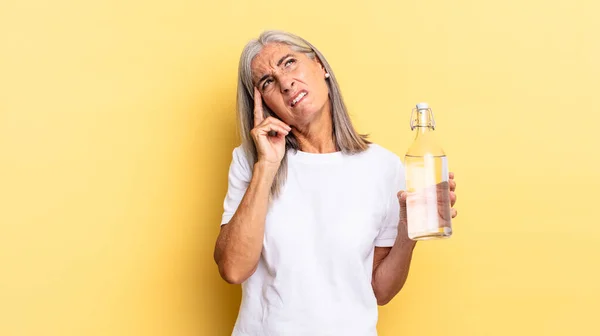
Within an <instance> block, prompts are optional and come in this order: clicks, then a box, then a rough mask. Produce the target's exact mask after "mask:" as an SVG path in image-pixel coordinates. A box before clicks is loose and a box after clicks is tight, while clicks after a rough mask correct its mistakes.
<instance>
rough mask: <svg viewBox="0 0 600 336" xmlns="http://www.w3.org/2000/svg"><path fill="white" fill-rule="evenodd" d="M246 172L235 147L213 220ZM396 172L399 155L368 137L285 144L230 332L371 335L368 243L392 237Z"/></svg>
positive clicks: (231, 209) (227, 206)
mask: <svg viewBox="0 0 600 336" xmlns="http://www.w3.org/2000/svg"><path fill="white" fill-rule="evenodd" d="M251 176H252V167H251V166H250V164H249V163H248V160H247V159H246V156H245V154H244V151H243V149H242V148H241V147H237V148H235V149H234V151H233V160H232V163H231V166H230V171H229V187H228V191H227V196H226V197H225V201H224V213H223V218H222V224H226V223H228V222H229V221H230V220H231V218H232V217H233V214H234V213H235V211H236V209H237V207H238V205H239V204H240V202H241V200H242V197H243V196H244V193H245V191H246V188H247V187H248V184H249V182H250V179H251ZM404 181H405V179H404V167H403V165H402V161H401V160H400V158H399V157H398V156H397V155H395V154H394V153H392V152H391V151H388V150H387V149H384V148H383V147H381V146H379V145H376V144H371V145H370V146H369V149H367V150H366V151H364V152H362V153H360V154H356V155H346V154H343V153H342V152H336V153H327V154H314V153H307V152H301V151H297V152H294V151H292V150H290V151H289V152H288V174H287V180H286V183H285V185H284V186H283V189H282V192H281V194H280V196H279V197H278V198H277V199H275V200H274V201H273V202H272V203H271V205H270V207H269V210H268V213H267V218H266V222H265V236H264V240H263V249H262V254H261V257H260V260H259V262H258V268H257V269H256V272H255V273H254V274H252V276H250V278H248V279H247V280H246V281H245V282H244V283H243V284H242V293H243V294H242V302H241V307H240V311H239V315H238V317H237V321H236V323H235V327H234V330H233V336H325V335H328V336H329V335H331V336H334V335H335V336H340V335H344V336H373V335H377V331H376V325H377V318H378V311H377V300H376V298H375V294H374V292H373V288H372V286H371V278H372V272H373V251H374V248H375V246H392V245H393V244H394V241H395V239H396V234H397V226H398V219H399V204H398V199H397V196H396V194H397V192H398V191H399V190H403V189H404V186H405V183H404Z"/></svg>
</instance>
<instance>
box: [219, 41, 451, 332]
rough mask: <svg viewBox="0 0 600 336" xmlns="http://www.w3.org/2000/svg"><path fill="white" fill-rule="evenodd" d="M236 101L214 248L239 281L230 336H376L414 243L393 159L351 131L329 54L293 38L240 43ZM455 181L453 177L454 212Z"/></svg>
mask: <svg viewBox="0 0 600 336" xmlns="http://www.w3.org/2000/svg"><path fill="white" fill-rule="evenodd" d="M237 99H238V101H237V110H238V119H239V127H240V131H241V136H242V139H243V141H242V145H241V146H239V147H237V148H235V149H234V150H233V159H232V162H231V166H230V171H229V186H228V191H227V195H226V197H225V201H224V213H223V218H222V222H221V232H220V234H219V237H218V239H217V243H216V247H215V261H216V262H217V264H218V266H219V272H220V274H221V276H222V277H223V278H224V279H225V280H226V281H227V282H229V283H232V284H242V289H243V296H242V303H241V308H240V311H239V315H238V318H237V321H236V324H235V327H234V331H233V335H236V336H237V335H239V336H242V335H243V336H264V335H310V336H319V335H344V336H353V335H357V336H368V335H376V334H377V332H376V324H377V305H378V304H379V305H383V304H386V303H387V302H389V301H390V300H391V299H392V298H393V297H394V296H395V295H396V294H397V293H398V291H399V290H400V288H402V285H403V284H404V282H405V280H406V277H407V275H408V269H409V265H410V261H411V256H412V251H413V248H414V246H415V242H414V241H411V240H410V239H409V238H408V236H407V232H406V219H405V218H406V215H405V213H404V211H402V212H403V214H402V215H401V214H400V212H401V211H400V210H401V208H402V209H403V207H400V203H402V204H405V196H404V195H403V193H402V192H401V190H403V189H404V187H405V185H404V170H403V166H402V162H401V160H400V158H399V157H398V156H397V155H395V154H394V153H392V152H390V151H388V150H386V149H384V148H382V147H381V146H379V145H376V144H373V143H370V142H369V141H367V140H366V139H365V137H364V136H362V135H360V134H358V133H357V132H356V130H355V129H354V127H353V126H352V123H351V121H350V118H349V116H348V113H347V110H346V107H345V105H344V102H343V100H342V96H341V93H340V89H339V86H338V83H337V81H336V79H335V76H334V74H333V71H332V69H331V67H330V66H329V64H328V63H327V61H326V59H325V57H324V56H323V55H322V54H321V53H320V52H319V51H318V50H317V49H316V48H315V47H314V46H312V45H311V44H310V43H308V42H307V41H305V40H304V39H302V38H300V37H297V36H295V35H292V34H289V33H285V32H280V31H267V32H264V33H263V34H261V35H260V37H259V38H258V40H254V41H251V42H249V43H248V44H247V45H246V47H245V48H244V50H243V52H242V55H241V59H240V63H239V81H238V93H237ZM455 186H456V184H455V183H454V180H453V176H452V174H451V180H450V189H451V201H452V205H454V202H455V200H456V196H455V194H454V192H453V190H454V188H455ZM452 211H453V213H452V217H455V216H456V210H454V209H453V210H452ZM401 217H402V218H401ZM399 223H400V225H399Z"/></svg>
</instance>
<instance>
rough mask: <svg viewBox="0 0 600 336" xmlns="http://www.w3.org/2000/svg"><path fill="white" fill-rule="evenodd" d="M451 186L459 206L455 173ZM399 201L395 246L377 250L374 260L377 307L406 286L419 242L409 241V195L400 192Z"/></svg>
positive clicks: (374, 287)
mask: <svg viewBox="0 0 600 336" xmlns="http://www.w3.org/2000/svg"><path fill="white" fill-rule="evenodd" d="M449 186H450V202H451V205H452V206H454V204H455V203H456V194H455V193H454V190H456V182H455V181H454V173H450V182H449ZM398 198H399V202H400V222H399V224H398V236H397V237H396V241H395V243H394V246H392V247H375V252H374V257H373V279H372V281H371V284H372V286H373V291H374V292H375V297H376V298H377V304H379V305H385V304H387V303H388V302H390V300H392V298H394V296H396V294H398V292H400V290H401V289H402V287H403V286H404V283H405V282H406V278H407V277H408V271H409V269H410V263H411V260H412V254H413V250H414V248H415V246H416V241H413V240H411V239H409V238H408V231H407V227H406V225H407V220H406V195H405V194H404V193H403V192H399V193H398ZM456 215H457V211H456V209H452V218H454V217H456Z"/></svg>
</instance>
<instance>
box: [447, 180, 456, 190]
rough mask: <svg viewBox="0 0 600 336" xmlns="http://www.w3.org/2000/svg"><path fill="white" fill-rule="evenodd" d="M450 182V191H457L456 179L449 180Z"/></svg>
mask: <svg viewBox="0 0 600 336" xmlns="http://www.w3.org/2000/svg"><path fill="white" fill-rule="evenodd" d="M448 184H449V185H450V191H455V190H456V181H454V180H450V181H449V182H448Z"/></svg>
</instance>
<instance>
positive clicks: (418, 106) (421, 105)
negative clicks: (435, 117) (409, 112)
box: [417, 103, 429, 110]
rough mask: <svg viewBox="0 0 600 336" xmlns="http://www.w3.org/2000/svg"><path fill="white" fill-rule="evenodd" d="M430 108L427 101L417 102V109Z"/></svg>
mask: <svg viewBox="0 0 600 336" xmlns="http://www.w3.org/2000/svg"><path fill="white" fill-rule="evenodd" d="M428 108H429V104H427V103H418V104H417V110H426V109H428Z"/></svg>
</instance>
